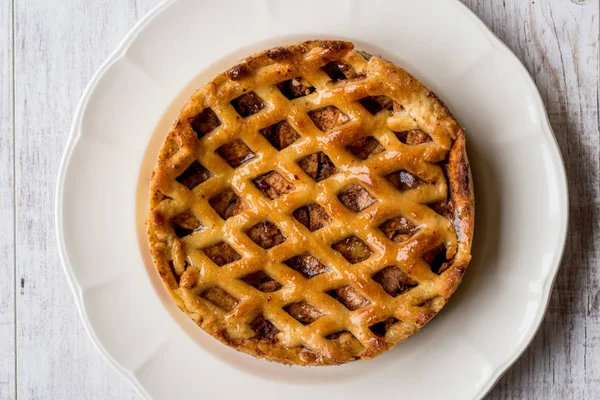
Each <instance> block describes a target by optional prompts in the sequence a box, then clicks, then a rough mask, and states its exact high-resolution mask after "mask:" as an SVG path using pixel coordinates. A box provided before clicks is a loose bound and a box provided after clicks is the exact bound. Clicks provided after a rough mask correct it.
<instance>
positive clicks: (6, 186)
mask: <svg viewBox="0 0 600 400" xmlns="http://www.w3.org/2000/svg"><path fill="white" fill-rule="evenodd" d="M12 28H13V25H12V4H11V2H10V1H4V2H2V3H0V399H8V398H10V397H11V396H14V393H15V379H14V377H15V301H14V300H15V277H14V256H15V254H14V236H15V235H14V197H15V194H14V185H13V172H14V170H13V165H14V157H13V145H14V137H13V73H12V62H13V56H12V47H13V46H12V38H13V36H12Z"/></svg>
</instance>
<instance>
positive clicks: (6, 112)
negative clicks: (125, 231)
mask: <svg viewBox="0 0 600 400" xmlns="http://www.w3.org/2000/svg"><path fill="white" fill-rule="evenodd" d="M462 1H463V3H465V4H466V5H467V6H468V7H469V8H471V9H472V10H473V11H474V12H475V13H476V14H477V15H479V16H480V17H481V18H482V19H483V20H484V22H485V23H486V24H487V25H488V26H489V27H490V28H491V29H492V30H493V31H494V32H495V33H496V34H497V35H498V36H499V37H500V38H501V39H502V40H504V41H505V42H506V43H507V44H508V45H509V47H510V48H511V49H512V50H513V51H514V52H515V53H516V54H517V56H518V57H519V58H520V59H521V60H523V62H524V64H525V66H526V67H527V68H528V69H529V71H530V72H531V74H532V75H533V77H534V79H535V81H536V83H537V85H538V87H539V89H540V91H541V93H542V96H543V98H544V101H545V103H546V106H547V108H548V111H549V114H550V120H551V123H552V126H553V127H554V129H555V131H556V136H557V139H558V142H559V144H560V147H561V150H562V153H563V156H564V158H565V163H566V165H567V171H568V174H569V181H570V186H571V187H570V189H571V224H570V229H571V231H570V238H569V240H568V243H567V249H566V253H565V257H564V260H563V266H562V269H561V271H560V273H559V276H558V278H557V282H556V286H555V288H554V292H553V296H552V300H551V302H550V306H549V309H548V315H547V316H546V318H545V321H544V324H543V326H542V328H541V329H540V331H539V333H538V334H537V336H536V338H535V339H534V341H533V343H532V345H531V346H530V348H529V350H528V351H527V352H526V353H525V354H524V355H523V357H522V358H521V359H520V360H519V361H518V362H517V363H516V364H515V365H514V366H513V367H512V368H511V369H510V370H509V372H508V373H507V374H506V375H505V376H504V377H503V378H502V379H501V381H500V382H499V384H498V385H497V386H496V388H495V389H494V390H493V391H492V393H491V394H490V395H489V396H488V397H489V399H498V400H500V399H539V400H541V399H598V398H600V272H599V270H598V267H599V264H600V176H599V174H600V133H599V115H598V107H599V102H600V101H599V90H598V84H599V79H598V74H599V71H598V68H599V61H598V44H599V37H598V35H599V20H598V18H599V16H600V10H599V4H598V0H536V1H532V0H496V1H482V0H462ZM158 2H159V0H120V1H114V0H112V1H111V0H96V1H88V0H0V400H5V399H14V398H18V399H84V398H85V399H134V398H137V396H136V394H135V393H134V391H133V389H131V388H130V387H129V384H128V383H127V382H126V381H125V380H124V379H122V378H120V377H119V376H118V375H117V373H116V372H114V371H112V369H110V367H109V366H108V365H107V364H106V363H105V362H104V361H103V360H102V359H101V358H100V355H98V354H97V353H96V351H95V350H94V349H93V346H92V345H91V342H90V341H89V340H88V338H87V336H86V334H85V332H84V330H83V327H82V324H81V322H80V320H79V317H78V315H77V312H76V310H75V307H74V304H73V300H72V295H71V293H70V291H69V288H68V285H67V283H66V281H65V279H64V276H63V272H62V268H61V266H60V264H59V260H58V255H57V251H56V244H55V232H54V220H53V206H54V204H53V199H54V186H55V180H56V173H57V171H58V164H59V160H60V157H61V155H62V151H63V147H64V145H65V143H66V138H67V135H68V131H69V125H70V121H71V117H72V115H73V113H74V109H75V106H76V104H77V101H78V99H79V97H80V96H81V94H82V92H83V90H84V88H85V85H86V84H87V82H88V81H89V79H90V78H91V76H92V74H93V73H94V71H95V70H96V69H97V68H98V66H99V65H100V63H101V62H102V61H103V60H104V59H105V58H106V57H107V56H108V54H109V53H110V52H111V51H112V49H113V48H114V47H115V46H116V45H117V44H118V42H119V41H120V40H121V39H122V38H123V36H124V35H125V34H126V32H127V31H128V30H129V29H130V28H131V26H133V24H134V23H135V22H136V21H137V20H138V19H139V18H140V17H141V16H142V15H144V13H146V12H147V11H148V10H149V9H150V8H152V7H153V6H154V5H156V4H157V3H158ZM13 21H14V23H13ZM13 32H14V45H13V36H12V33H13ZM13 51H14V71H13V68H12V67H13ZM13 80H14V82H15V87H14V90H13V87H12V82H13ZM13 96H14V100H15V101H14V109H13V101H12V100H13ZM13 110H14V111H13ZM13 130H14V131H13ZM532 151H535V149H532ZM13 154H14V158H13ZM13 163H14V164H13ZM13 199H16V201H15V202H13ZM532 201H535V199H532ZM91 229H93V227H92V228H91ZM15 240H16V241H15ZM15 271H16V274H15ZM15 291H16V292H15ZM14 299H16V303H15V302H14ZM15 333H16V338H15ZM15 356H16V360H17V362H15Z"/></svg>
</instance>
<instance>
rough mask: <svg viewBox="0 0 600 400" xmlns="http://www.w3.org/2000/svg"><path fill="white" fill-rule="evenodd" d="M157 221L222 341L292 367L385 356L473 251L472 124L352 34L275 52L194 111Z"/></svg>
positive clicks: (157, 187) (189, 308)
mask: <svg viewBox="0 0 600 400" xmlns="http://www.w3.org/2000/svg"><path fill="white" fill-rule="evenodd" d="M147 224H148V241H149V245H150V251H151V254H152V258H153V260H154V264H155V266H156V269H157V271H158V273H159V274H160V276H161V278H162V280H163V282H164V283H165V286H166V288H167V289H168V290H169V292H170V294H171V296H172V298H173V299H174V301H175V302H176V303H177V305H178V306H179V308H181V310H182V311H184V312H185V313H186V314H187V315H188V316H189V317H190V318H192V319H193V320H194V321H195V322H196V323H197V324H198V325H199V326H200V327H201V328H202V329H204V330H205V331H206V332H208V333H209V334H210V335H212V336H213V337H215V338H217V339H219V340H220V341H221V342H223V343H225V344H227V345H229V346H231V347H233V348H235V349H238V350H240V351H243V352H246V353H248V354H251V355H254V356H256V357H260V358H265V359H267V360H270V361H277V362H281V363H285V364H299V365H332V364H341V363H345V362H349V361H353V360H358V359H368V358H373V357H375V356H377V355H379V354H381V353H383V352H384V351H386V350H388V349H390V348H393V347H394V346H396V345H397V344H398V343H400V342H401V341H402V340H404V339H406V338H407V337H409V336H411V335H412V334H414V333H416V332H417V331H418V330H419V329H420V328H421V327H423V326H424V325H425V324H426V323H428V322H429V321H430V320H431V319H432V317H433V316H435V315H436V314H437V313H438V312H439V311H440V309H441V308H442V307H443V306H444V305H445V304H446V302H447V300H448V299H449V298H450V296H451V295H452V293H453V292H454V291H455V290H456V288H457V287H458V285H459V284H460V281H461V279H462V277H463V275H464V273H465V271H466V268H467V266H468V263H469V261H470V259H471V255H470V250H471V243H472V238H473V227H474V201H473V188H472V182H471V177H470V169H469V163H468V159H467V155H466V149H465V134H464V130H463V129H462V128H461V127H460V125H459V124H458V122H457V121H456V120H455V119H454V117H453V116H452V114H451V113H450V111H449V110H448V109H447V108H446V107H445V106H444V104H443V103H442V102H441V101H440V100H439V99H438V98H437V97H436V96H435V94H433V93H432V92H431V91H430V90H429V89H428V88H426V87H425V86H424V85H423V84H422V83H421V82H419V81H418V80H417V79H416V78H414V77H412V76H411V75H410V74H408V73H407V72H406V71H404V70H403V69H401V68H399V67H397V66H395V65H393V64H391V63H390V62H388V61H385V60H383V59H381V58H379V57H376V56H371V55H369V54H366V53H363V52H360V51H357V50H355V49H354V46H353V44H352V43H349V42H344V41H330V40H323V41H320V40H314V41H307V42H303V43H298V44H294V45H290V46H285V47H277V48H273V49H270V50H267V51H263V52H260V53H258V54H255V55H253V56H250V57H248V58H246V59H244V60H242V61H241V62H240V63H238V64H237V65H235V66H233V67H232V68H230V69H229V70H227V71H225V72H224V73H222V74H220V75H218V76H217V77H215V78H214V79H213V80H212V81H211V82H209V83H208V84H207V85H205V86H204V87H202V88H201V89H199V90H198V91H197V92H196V93H195V94H194V95H193V96H192V97H191V99H190V100H189V101H188V103H187V104H186V105H185V106H184V107H183V109H182V111H181V113H180V115H179V117H178V119H177V121H175V123H174V125H173V127H172V129H171V131H170V132H169V134H168V136H167V138H166V140H165V142H164V144H163V146H162V149H161V151H160V154H159V156H158V159H157V162H156V165H155V168H154V172H153V174H152V180H151V192H150V204H149V218H148V223H147Z"/></svg>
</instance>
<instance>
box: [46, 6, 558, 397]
mask: <svg viewBox="0 0 600 400" xmlns="http://www.w3.org/2000/svg"><path fill="white" fill-rule="evenodd" d="M310 38H344V39H349V40H352V41H354V42H355V43H356V44H357V45H358V47H360V48H362V49H364V50H366V51H368V52H370V53H374V54H381V55H383V56H384V57H385V58H388V59H390V60H392V61H393V62H395V63H396V64H398V65H402V66H404V67H406V68H407V69H408V70H409V71H410V72H412V73H413V74H414V75H416V76H417V77H419V78H420V79H421V80H423V81H424V82H425V83H426V84H427V85H428V86H430V87H431V88H432V89H433V90H434V91H435V92H436V93H437V94H438V95H439V96H440V97H441V98H442V99H443V100H444V101H445V102H446V104H448V105H449V107H450V108H451V109H452V110H453V111H454V113H455V114H456V117H457V118H458V120H459V121H460V122H461V123H462V124H463V126H464V127H465V128H466V129H467V132H468V147H469V149H468V151H469V156H470V158H471V162H472V169H473V174H474V180H475V187H476V204H477V227H476V231H475V232H476V238H475V243H474V246H473V255H474V258H473V262H472V264H471V266H470V267H469V270H468V271H467V274H466V277H465V279H464V282H463V284H462V286H461V287H460V289H459V291H458V292H457V293H456V295H455V296H454V298H453V299H452V300H451V301H450V303H449V304H448V306H447V307H446V308H445V309H444V310H443V311H442V312H441V313H440V315H439V316H438V317H436V318H435V319H434V320H433V321H432V322H431V323H430V324H429V325H428V326H427V327H426V328H425V329H424V330H423V331H422V332H420V333H419V334H417V335H415V336H414V337H412V338H410V339H409V340H407V341H406V342H404V343H403V344H401V345H400V346H398V347H397V348H396V349H394V350H393V351H390V352H388V353H387V354H384V355H383V356H381V357H379V358H377V359H375V360H372V361H361V362H355V363H351V364H349V365H345V366H340V367H324V368H303V367H291V368H290V367H283V366H281V365H278V364H270V363H267V362H264V361H260V360H255V359H253V358H251V357H249V356H247V355H244V354H241V353H238V352H236V351H234V350H231V349H229V348H227V347H225V346H223V345H222V344H220V343H218V342H217V341H216V340H214V339H213V338H211V337H209V336H208V335H206V334H205V333H204V332H202V331H201V330H200V329H199V328H197V327H196V326H195V325H194V324H193V322H191V321H190V320H189V319H188V318H187V317H186V316H184V315H183V314H182V313H180V312H179V310H178V309H177V308H176V307H175V306H174V305H173V304H172V303H171V301H170V299H169V298H168V295H167V293H166V291H165V290H164V289H163V287H162V283H161V282H160V280H159V279H158V277H157V276H156V274H155V272H154V268H153V266H152V263H151V260H150V258H149V255H148V252H147V247H146V244H145V234H144V229H145V228H144V217H145V215H146V204H147V201H146V200H147V199H146V195H147V191H148V180H149V177H150V171H151V168H152V166H153V163H154V160H155V156H156V154H157V153H158V149H159V147H160V145H161V142H162V140H163V139H164V137H165V135H166V133H167V131H168V128H169V126H170V124H171V122H172V121H173V120H174V118H175V117H176V115H177V113H178V111H179V108H180V107H181V106H182V105H183V104H184V102H185V100H186V99H187V98H188V96H189V95H191V94H192V93H193V92H194V91H195V89H196V88H198V87H200V86H201V85H202V84H203V83H204V82H206V81H208V80H209V79H210V78H211V77H212V76H213V75H215V74H216V73H218V72H220V71H222V70H223V69H225V68H226V67H227V66H229V65H232V64H233V63H235V62H236V61H237V60H238V59H240V58H242V57H244V56H246V55H249V54H252V53H253V52H255V51H258V50H261V49H265V48H269V47H271V46H275V45H279V44H287V43H291V42H296V41H299V40H303V39H310ZM56 207H57V210H56V215H57V217H56V224H57V232H58V242H59V247H60V253H61V258H62V261H63V264H64V267H65V271H66V274H67V277H68V280H69V282H70V284H71V287H72V289H73V292H74V294H75V299H76V302H77V305H78V307H79V310H80V313H81V317H82V319H83V321H84V324H85V326H86V329H87V331H88V333H89V334H90V337H91V338H92V340H93V341H94V343H95V344H96V346H97V347H98V349H99V350H100V351H101V353H102V354H103V355H104V356H105V357H106V358H107V359H108V361H109V362H110V363H111V364H112V365H113V366H115V367H116V368H117V369H118V370H119V371H120V372H121V373H122V374H123V375H124V376H126V377H127V379H129V380H130V381H131V382H132V383H133V384H134V385H135V387H136V388H137V389H138V390H139V392H140V393H141V394H143V395H144V396H146V397H153V398H155V399H172V398H178V399H188V398H217V397H220V398H233V396H238V395H239V396H243V398H253V397H256V398H261V399H263V398H264V399H268V398H275V397H278V398H280V397H282V396H285V397H286V398H287V399H289V400H293V399H307V398H310V399H314V400H317V399H321V398H323V399H325V398H327V399H329V398H331V397H332V396H333V397H335V398H337V397H340V398H342V397H344V398H368V397H369V396H372V395H374V394H376V395H377V396H378V398H392V397H398V396H400V395H403V397H406V398H419V399H437V398H442V397H443V398H447V399H450V398H452V399H454V398H456V399H472V398H480V397H482V396H483V395H484V394H485V393H486V392H487V391H489V389H490V388H491V387H492V386H493V384H494V383H495V382H496V381H497V379H498V378H499V377H500V376H501V374H502V373H503V372H504V371H505V370H506V369H507V368H508V367H509V366H510V365H511V364H512V363H513V362H514V361H515V360H516V358H517V357H518V356H519V355H520V354H521V353H522V352H523V350H524V349H525V348H526V346H527V345H528V344H529V342H530V341H531V339H532V337H533V335H534V334H535V332H536V330H537V328H538V326H539V324H540V322H541V320H542V317H543V315H544V311H545V309H546V305H547V302H548V297H549V295H550V290H551V287H552V283H553V280H554V276H555V275H556V272H557V269H558V266H559V263H560V259H561V255H562V250H563V247H564V241H565V236H566V226H567V209H568V208H567V188H566V180H565V173H564V168H563V164H562V161H561V157H560V153H559V151H558V148H557V146H556V142H555V139H554V136H553V134H552V131H551V128H550V126H549V123H548V120H547V116H546V113H545V110H544V107H543V105H542V102H541V99H540V96H539V93H538V92H537V90H536V87H535V86H534V84H533V82H532V80H531V78H530V77H529V75H528V74H527V72H526V70H525V69H524V68H523V66H522V65H521V64H520V63H519V61H518V60H517V59H516V58H515V57H514V55H512V54H511V53H510V51H509V50H508V49H507V48H506V47H505V46H504V45H503V44H502V43H501V42H500V41H499V40H498V39H497V38H496V37H494V36H493V35H492V34H491V33H490V32H489V31H488V29H487V28H486V27H485V26H484V25H483V24H482V23H481V22H480V21H479V20H478V19H477V18H476V17H475V16H474V15H473V14H471V12H470V11H468V9H467V8H466V7H464V6H463V5H462V4H461V3H459V2H458V1H456V0H428V1H422V0H379V1H376V0H363V1H360V0H356V1H346V0H335V1H333V0H328V1H324V0H304V1H302V4H301V5H299V4H298V2H284V1H275V0H271V1H269V0H262V1H221V2H217V1H210V2H209V1H196V0H176V1H167V2H165V3H163V4H162V5H160V6H159V7H157V8H156V9H155V10H154V11H152V12H151V13H150V14H149V15H148V16H146V17H145V18H144V19H143V20H142V21H141V22H140V23H138V24H137V25H136V27H135V28H134V29H133V30H132V31H131V33H130V34H129V35H128V36H127V38H126V39H125V40H124V42H123V43H122V44H121V45H120V46H119V48H118V50H117V51H116V52H115V53H114V54H113V55H112V56H111V57H110V58H109V59H108V60H107V62H106V63H105V64H104V65H103V66H102V67H101V68H100V71H98V73H97V74H96V75H95V76H94V78H93V79H92V81H91V83H90V84H89V86H88V88H87V90H86V91H85V94H84V95H83V98H82V100H81V103H80V105H79V107H78V109H77V112H76V115H75V119H74V122H73V127H72V130H71V135H70V138H69V142H68V145H67V149H66V151H65V155H64V159H63V162H62V165H61V169H60V174H59V178H58V187H57V199H56ZM276 395H277V396H276ZM201 396H203V397H201Z"/></svg>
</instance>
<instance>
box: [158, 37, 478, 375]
mask: <svg viewBox="0 0 600 400" xmlns="http://www.w3.org/2000/svg"><path fill="white" fill-rule="evenodd" d="M314 46H320V47H322V48H325V49H331V51H334V52H339V51H349V50H352V49H353V48H354V45H353V44H352V43H350V42H342V41H332V40H313V41H306V42H301V43H297V44H293V45H289V46H280V47H276V48H272V49H269V50H265V51H262V52H259V53H256V54H254V55H252V56H250V57H247V58H245V59H244V60H242V61H241V62H240V63H238V64H237V65H236V66H234V67H232V68H230V69H229V70H227V71H225V72H223V73H221V74H219V75H217V76H216V77H215V78H214V79H213V80H211V81H210V82H209V83H207V85H211V84H215V83H217V82H222V81H223V79H234V77H235V76H237V75H239V74H243V73H244V67H243V66H244V64H245V65H260V64H262V63H263V61H262V60H264V59H265V58H266V57H268V58H270V59H272V60H275V61H280V60H285V59H286V58H287V57H293V56H294V55H297V54H299V53H303V52H305V51H306V49H307V48H309V47H314ZM384 64H385V68H386V69H387V72H388V73H389V77H390V80H391V83H393V84H397V85H403V86H404V87H403V88H402V89H403V90H405V91H406V90H408V91H409V92H412V93H413V94H415V95H417V96H419V100H420V101H421V102H430V104H429V105H430V106H431V107H430V109H433V110H436V109H442V110H443V113H444V114H446V119H447V120H448V119H450V122H451V124H450V125H451V127H450V128H449V129H450V130H452V131H454V132H456V134H455V137H454V140H453V143H452V147H451V149H450V152H449V155H448V158H447V160H446V162H445V163H439V165H441V166H442V167H443V169H444V171H445V175H446V177H447V180H448V186H449V197H448V201H449V207H448V209H449V213H450V216H451V221H452V223H453V225H454V227H455V230H456V234H457V238H458V251H457V254H456V256H455V257H454V259H453V261H452V265H451V266H450V267H449V268H448V270H446V271H445V272H444V273H443V276H444V278H445V280H444V287H443V288H442V289H441V290H440V292H441V293H442V294H443V298H444V300H443V302H441V303H438V304H436V307H435V310H434V314H432V315H430V316H428V317H427V320H426V321H424V324H425V323H427V322H428V321H430V320H431V318H432V317H433V316H434V315H435V314H436V313H437V312H439V310H440V309H441V308H443V306H444V305H445V303H446V302H447V301H448V299H449V298H450V296H451V295H452V294H453V293H454V292H455V291H456V289H457V288H458V286H459V284H460V282H461V281H462V278H463V276H464V273H465V271H466V269H467V266H468V264H469V262H470V260H471V245H472V242H473V233H474V223H475V204H474V191H473V182H472V177H471V169H470V164H469V160H468V158H467V152H466V139H465V132H464V130H463V129H462V128H460V125H459V124H458V122H457V121H456V120H455V118H454V116H453V115H452V113H451V112H450V110H449V109H448V108H447V107H446V106H445V105H444V103H443V102H442V101H441V100H440V99H439V98H438V97H437V96H436V95H435V94H434V93H433V92H431V91H430V90H429V89H428V88H426V87H425V86H424V85H423V84H422V83H421V82H420V81H418V80H417V79H416V78H414V77H412V76H411V75H410V74H409V73H408V72H406V71H405V70H404V69H402V68H400V67H398V66H395V65H393V64H392V63H390V62H387V61H384ZM232 74H233V75H234V76H232ZM406 86H408V89H407V88H406ZM200 90H202V89H199V90H198V91H200ZM194 96H195V94H194V95H192V97H194ZM183 109H185V107H183ZM179 122H180V117H178V118H177V119H176V120H175V122H174V123H173V126H172V128H171V130H170V132H169V134H168V135H167V137H166V139H165V142H164V143H163V146H162V147H161V150H160V152H159V155H158V158H157V162H156V164H155V168H154V171H153V173H152V178H151V189H150V193H149V198H150V199H149V206H150V207H149V218H148V221H147V233H148V243H149V248H150V253H151V255H152V258H153V261H154V265H155V267H156V270H157V272H158V274H159V275H160V277H161V279H162V281H163V283H164V285H165V287H166V288H167V290H168V292H169V294H170V295H171V297H172V298H173V300H174V301H175V303H176V304H177V305H178V307H179V308H180V309H181V310H182V311H183V312H184V313H186V314H188V315H189V316H190V317H192V316H191V315H190V312H189V311H188V310H187V309H186V307H185V305H184V302H183V301H182V300H181V298H180V297H179V295H177V293H175V290H176V289H177V288H178V287H179V285H178V283H177V281H176V279H175V276H174V275H173V272H172V271H171V269H170V267H169V264H168V257H167V254H166V248H165V245H164V243H162V242H161V240H160V239H159V238H157V235H156V232H155V231H154V228H153V227H154V226H156V225H161V224H163V223H164V221H157V220H156V218H157V216H156V215H153V213H152V210H153V209H154V208H155V207H156V205H157V204H159V203H160V201H161V200H162V198H163V195H162V194H161V193H160V192H159V191H158V190H156V189H155V187H156V186H159V185H156V184H155V183H158V181H159V180H161V179H164V177H163V176H160V174H157V171H158V170H159V169H160V166H161V165H164V164H165V163H166V160H168V158H169V157H170V156H171V155H172V154H171V149H172V144H173V143H175V142H177V137H176V136H177V134H176V131H175V128H176V126H177V125H178V123H179ZM192 319H194V320H196V319H195V318H192ZM196 322H197V324H198V325H199V326H200V327H201V328H202V329H204V330H205V331H206V332H207V333H209V334H210V335H211V336H213V337H215V338H217V339H218V340H220V341H221V342H222V343H224V344H226V345H228V346H231V347H233V348H235V349H237V350H239V351H242V352H245V353H247V354H250V355H253V356H255V357H257V358H263V359H267V360H269V361H276V362H280V363H283V364H296V365H333V364H339V363H340V362H337V361H336V360H332V359H327V358H323V357H318V358H315V357H311V356H308V357H307V354H306V351H304V350H303V348H288V347H284V346H279V345H271V344H266V343H262V342H259V341H256V340H252V338H251V339H247V340H232V339H231V338H229V337H228V335H227V333H226V332H225V330H224V329H222V328H221V327H220V325H219V324H215V323H213V320H212V319H211V318H200V319H199V320H198V321H196ZM418 330H419V329H417V332H418ZM415 333H416V332H415ZM397 344H398V343H381V342H380V343H377V344H376V346H374V347H373V348H369V349H367V351H365V353H364V354H363V356H361V357H357V358H355V359H359V358H364V359H367V358H373V357H375V356H377V355H379V354H381V353H383V352H384V351H386V350H388V349H390V348H392V347H395V346H396V345H397ZM345 361H352V360H345Z"/></svg>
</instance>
